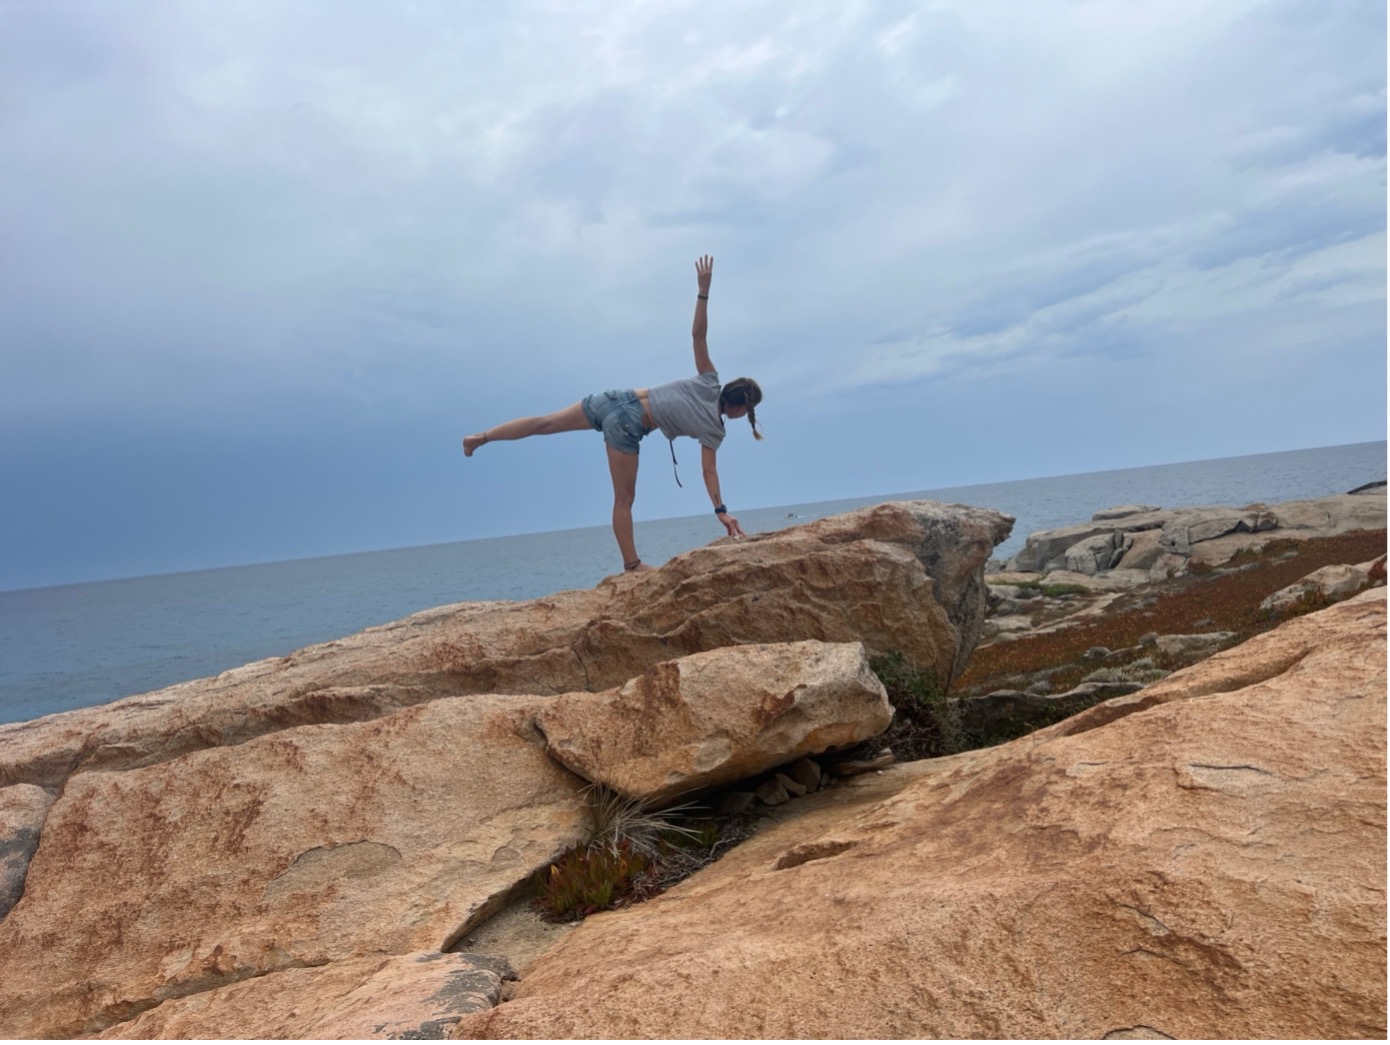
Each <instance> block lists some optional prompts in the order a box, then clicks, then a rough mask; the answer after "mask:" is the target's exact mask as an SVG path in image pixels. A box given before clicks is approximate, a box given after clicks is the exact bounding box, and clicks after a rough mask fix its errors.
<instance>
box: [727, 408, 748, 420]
mask: <svg viewBox="0 0 1390 1045" xmlns="http://www.w3.org/2000/svg"><path fill="white" fill-rule="evenodd" d="M747 413H748V407H746V406H728V407H725V408H724V416H725V417H732V418H734V419H735V420H737V419H738V418H740V417H743V416H745V415H746V414H747Z"/></svg>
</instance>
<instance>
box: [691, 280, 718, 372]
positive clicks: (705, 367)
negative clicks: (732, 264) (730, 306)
mask: <svg viewBox="0 0 1390 1045" xmlns="http://www.w3.org/2000/svg"><path fill="white" fill-rule="evenodd" d="M713 276H714V258H713V257H711V256H710V255H709V254H704V255H701V256H700V259H699V260H698V261H696V262H695V284H696V286H697V287H698V288H699V289H698V291H697V294H696V297H695V321H694V322H693V323H692V324H691V326H690V337H691V338H692V339H693V340H694V342H695V373H697V374H707V373H709V372H710V371H711V370H713V369H714V364H713V363H711V362H710V361H709V344H708V343H707V342H706V341H705V334H706V333H707V332H708V331H709V315H708V305H709V284H710V280H711V278H713Z"/></svg>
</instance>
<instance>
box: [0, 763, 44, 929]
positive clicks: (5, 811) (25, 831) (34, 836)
mask: <svg viewBox="0 0 1390 1045" xmlns="http://www.w3.org/2000/svg"><path fill="white" fill-rule="evenodd" d="M52 804H53V796H52V795H51V794H49V793H48V792H47V791H45V790H44V789H43V788H41V787H35V786H34V785H32V784H16V785H15V786H14V787H6V788H0V918H3V917H5V915H6V914H7V913H8V912H9V910H10V908H11V907H13V906H14V905H15V904H16V903H17V902H18V901H19V898H20V896H21V895H23V893H24V878H25V875H26V874H27V873H28V871H29V861H30V860H31V859H32V858H33V856H34V850H35V849H37V848H38V847H39V832H40V831H41V830H42V829H43V821H44V817H46V816H47V815H48V807H49V806H51V805H52Z"/></svg>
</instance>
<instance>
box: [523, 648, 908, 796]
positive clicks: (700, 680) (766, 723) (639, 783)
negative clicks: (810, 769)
mask: <svg viewBox="0 0 1390 1045" xmlns="http://www.w3.org/2000/svg"><path fill="white" fill-rule="evenodd" d="M892 717H893V709H892V706H891V705H890V704H889V703H888V695H887V694H886V693H885V692H884V689H883V684H882V683H881V682H879V680H878V678H877V676H875V675H874V673H873V672H872V671H870V670H869V662H868V659H867V658H866V657H865V655H864V648H863V646H861V645H859V644H858V643H842V644H829V643H822V642H794V643H784V644H777V645H759V646H740V647H738V648H737V649H736V650H717V651H715V652H712V653H697V654H695V655H693V656H690V657H684V658H682V659H681V660H678V661H671V662H668V663H666V664H662V665H659V666H658V667H656V668H653V669H651V670H649V671H647V672H646V673H644V674H643V675H641V676H639V677H638V678H636V679H634V680H632V681H631V682H629V683H627V684H626V685H624V686H623V687H621V688H620V689H617V690H610V691H607V692H605V693H569V694H565V695H564V696H560V697H556V698H555V699H554V700H553V701H551V702H550V703H548V704H547V705H545V706H544V707H542V708H541V709H540V710H539V712H538V714H537V717H536V721H537V724H538V725H539V726H540V729H541V732H542V733H544V735H545V740H546V747H547V750H549V752H550V754H551V755H552V756H553V757H555V758H556V759H558V760H559V761H560V762H562V763H563V764H564V765H566V766H568V767H569V768H570V769H572V770H574V771H575V772H576V773H578V774H579V775H580V776H583V777H585V778H586V779H588V780H592V781H595V782H597V783H602V784H605V785H607V786H608V787H610V788H612V789H613V790H615V791H618V792H619V793H621V794H624V795H627V796H629V797H632V798H643V799H647V800H651V801H655V802H661V801H665V800H668V799H671V798H674V797H675V796H677V795H683V794H689V793H692V792H697V791H702V790H707V789H709V788H712V787H717V786H719V785H722V784H730V783H733V782H735V781H737V780H742V779H745V778H747V777H752V776H756V775H757V774H759V773H761V772H763V771H765V770H768V769H772V768H773V767H775V766H779V765H782V764H784V763H787V762H790V761H792V760H794V759H796V758H799V757H801V756H803V755H813V754H818V753H820V752H822V751H825V750H827V749H829V748H832V747H844V746H848V745H851V744H854V743H857V742H858V741H861V740H866V739H868V738H869V737H872V736H876V735H877V734H879V733H881V732H883V730H884V729H886V728H887V727H888V723H889V722H890V721H891V720H892Z"/></svg>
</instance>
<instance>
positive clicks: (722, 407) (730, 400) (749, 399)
mask: <svg viewBox="0 0 1390 1045" xmlns="http://www.w3.org/2000/svg"><path fill="white" fill-rule="evenodd" d="M762 401H763V390H762V389H761V388H759V387H758V382H756V381H754V380H753V379H752V378H751V377H736V378H734V379H733V380H732V381H730V382H729V383H728V384H727V385H725V386H724V387H723V389H722V390H721V391H720V393H719V412H720V413H725V412H727V410H728V408H729V407H731V406H746V407H747V408H748V423H749V424H750V425H752V426H753V438H754V439H761V438H762V437H763V434H762V432H759V431H758V416H757V414H755V413H754V412H753V408H754V407H755V406H757V405H758V404H759V403H761V402H762Z"/></svg>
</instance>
